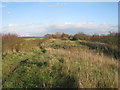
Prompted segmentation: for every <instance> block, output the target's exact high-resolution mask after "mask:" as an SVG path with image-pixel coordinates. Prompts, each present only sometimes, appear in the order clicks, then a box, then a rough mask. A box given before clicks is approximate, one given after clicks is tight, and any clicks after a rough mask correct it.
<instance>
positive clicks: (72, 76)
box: [2, 36, 119, 88]
mask: <svg viewBox="0 0 120 90" xmlns="http://www.w3.org/2000/svg"><path fill="white" fill-rule="evenodd" d="M9 37H10V36H9ZM12 37H13V36H12ZM13 38H17V37H16V36H14V37H13ZM18 39H19V43H18V42H16V43H14V44H12V47H13V48H12V49H11V48H10V47H11V45H9V46H10V47H8V43H7V42H5V40H8V39H4V42H3V52H2V53H3V54H2V69H3V77H2V79H3V80H2V83H3V88H118V63H119V55H118V52H117V51H116V49H115V48H114V49H113V48H110V47H109V46H107V45H106V44H102V43H92V42H88V41H85V40H70V39H53V38H52V39H47V38H42V39H35V38H34V39H33V38H26V39H25V40H22V39H21V38H18ZM6 43H7V45H6ZM8 48H9V49H8ZM110 52H111V53H110Z"/></svg>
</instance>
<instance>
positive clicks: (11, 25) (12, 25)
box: [8, 24, 17, 27]
mask: <svg viewBox="0 0 120 90" xmlns="http://www.w3.org/2000/svg"><path fill="white" fill-rule="evenodd" d="M15 26H17V24H8V27H15Z"/></svg>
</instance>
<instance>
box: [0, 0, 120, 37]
mask: <svg viewBox="0 0 120 90" xmlns="http://www.w3.org/2000/svg"><path fill="white" fill-rule="evenodd" d="M0 8H2V27H3V28H2V33H16V34H18V35H20V36H43V35H45V34H48V33H51V34H52V33H56V32H64V33H67V34H72V35H73V34H76V33H78V32H83V33H86V34H95V33H96V34H107V33H108V32H109V31H113V32H117V30H118V29H117V25H118V3H117V2H3V3H2V4H1V5H0Z"/></svg>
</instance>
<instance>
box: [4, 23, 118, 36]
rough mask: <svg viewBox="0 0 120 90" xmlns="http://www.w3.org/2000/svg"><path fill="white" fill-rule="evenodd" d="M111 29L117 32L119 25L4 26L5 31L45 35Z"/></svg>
mask: <svg viewBox="0 0 120 90" xmlns="http://www.w3.org/2000/svg"><path fill="white" fill-rule="evenodd" d="M109 31H114V32H117V31H118V28H117V25H113V24H107V23H102V24H96V23H93V22H82V23H75V22H65V23H28V24H8V26H6V27H4V29H3V32H4V33H8V32H9V33H16V34H19V35H22V36H25V35H45V34H48V33H55V32H64V33H68V34H76V33H78V32H84V33H86V34H94V33H97V34H107V33H108V32H109Z"/></svg>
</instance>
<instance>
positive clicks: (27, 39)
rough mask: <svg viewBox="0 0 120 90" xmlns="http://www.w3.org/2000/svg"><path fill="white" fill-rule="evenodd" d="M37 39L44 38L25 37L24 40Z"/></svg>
mask: <svg viewBox="0 0 120 90" xmlns="http://www.w3.org/2000/svg"><path fill="white" fill-rule="evenodd" d="M36 39H43V38H25V39H24V40H36Z"/></svg>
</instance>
